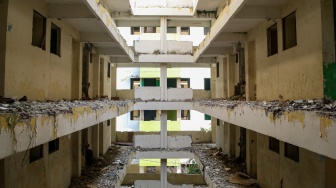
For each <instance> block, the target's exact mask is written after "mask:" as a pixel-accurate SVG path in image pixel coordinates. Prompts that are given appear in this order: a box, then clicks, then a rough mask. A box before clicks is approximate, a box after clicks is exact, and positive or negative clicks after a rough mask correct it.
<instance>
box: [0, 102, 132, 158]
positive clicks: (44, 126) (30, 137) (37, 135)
mask: <svg viewBox="0 0 336 188" xmlns="http://www.w3.org/2000/svg"><path fill="white" fill-rule="evenodd" d="M132 110H133V103H128V105H123V106H120V105H119V106H118V105H117V103H116V105H106V106H104V107H103V108H100V109H97V110H93V109H92V108H90V107H87V106H82V107H74V108H72V113H64V114H57V115H55V116H52V115H47V114H43V115H34V116H32V117H31V118H30V119H29V120H28V121H24V122H20V121H19V120H18V115H16V114H1V115H0V143H1V149H0V159H2V158H5V157H7V156H10V155H13V154H15V153H18V152H22V151H25V150H27V149H30V148H33V147H35V146H38V145H41V144H44V143H47V142H49V141H51V140H54V139H56V138H59V137H62V136H65V135H69V134H71V133H73V132H77V131H79V130H82V129H85V128H88V127H90V126H93V125H96V124H99V123H101V122H103V121H107V120H109V119H112V118H115V117H118V116H119V115H122V114H125V113H127V112H129V111H132Z"/></svg>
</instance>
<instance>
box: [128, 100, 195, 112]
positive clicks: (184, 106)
mask: <svg viewBox="0 0 336 188" xmlns="http://www.w3.org/2000/svg"><path fill="white" fill-rule="evenodd" d="M192 109H193V103H192V102H171V101H167V102H160V101H148V102H137V103H135V104H134V110H192Z"/></svg>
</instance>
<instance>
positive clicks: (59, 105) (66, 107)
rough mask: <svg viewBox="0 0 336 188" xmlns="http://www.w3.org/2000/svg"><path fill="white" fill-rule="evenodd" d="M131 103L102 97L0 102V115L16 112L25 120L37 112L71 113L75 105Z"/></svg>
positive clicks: (119, 104)
mask: <svg viewBox="0 0 336 188" xmlns="http://www.w3.org/2000/svg"><path fill="white" fill-rule="evenodd" d="M131 103H132V101H130V100H124V101H114V100H108V99H104V98H102V99H99V100H75V101H67V100H61V101H58V102H39V101H23V102H19V101H15V102H13V103H10V104H7V103H0V115H1V114H17V115H18V116H19V119H20V121H25V120H28V119H30V117H31V116H35V115H39V114H47V115H50V116H55V115H57V114H65V113H72V110H73V108H76V107H90V108H91V109H92V110H97V109H101V108H103V107H106V106H107V105H109V106H117V107H123V106H128V105H130V104H131Z"/></svg>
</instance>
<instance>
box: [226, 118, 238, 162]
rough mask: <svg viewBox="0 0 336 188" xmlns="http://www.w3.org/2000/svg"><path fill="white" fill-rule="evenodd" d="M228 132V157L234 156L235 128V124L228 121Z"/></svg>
mask: <svg viewBox="0 0 336 188" xmlns="http://www.w3.org/2000/svg"><path fill="white" fill-rule="evenodd" d="M228 133H229V147H230V150H229V157H231V158H235V157H236V144H235V143H236V129H235V125H233V124H229V123H228Z"/></svg>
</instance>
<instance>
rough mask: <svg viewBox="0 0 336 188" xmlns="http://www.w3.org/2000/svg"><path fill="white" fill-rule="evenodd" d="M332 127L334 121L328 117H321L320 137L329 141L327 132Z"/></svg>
mask: <svg viewBox="0 0 336 188" xmlns="http://www.w3.org/2000/svg"><path fill="white" fill-rule="evenodd" d="M331 126H332V120H331V119H329V118H328V117H326V116H321V117H320V137H321V138H322V140H325V141H327V130H328V128H329V127H331Z"/></svg>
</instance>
